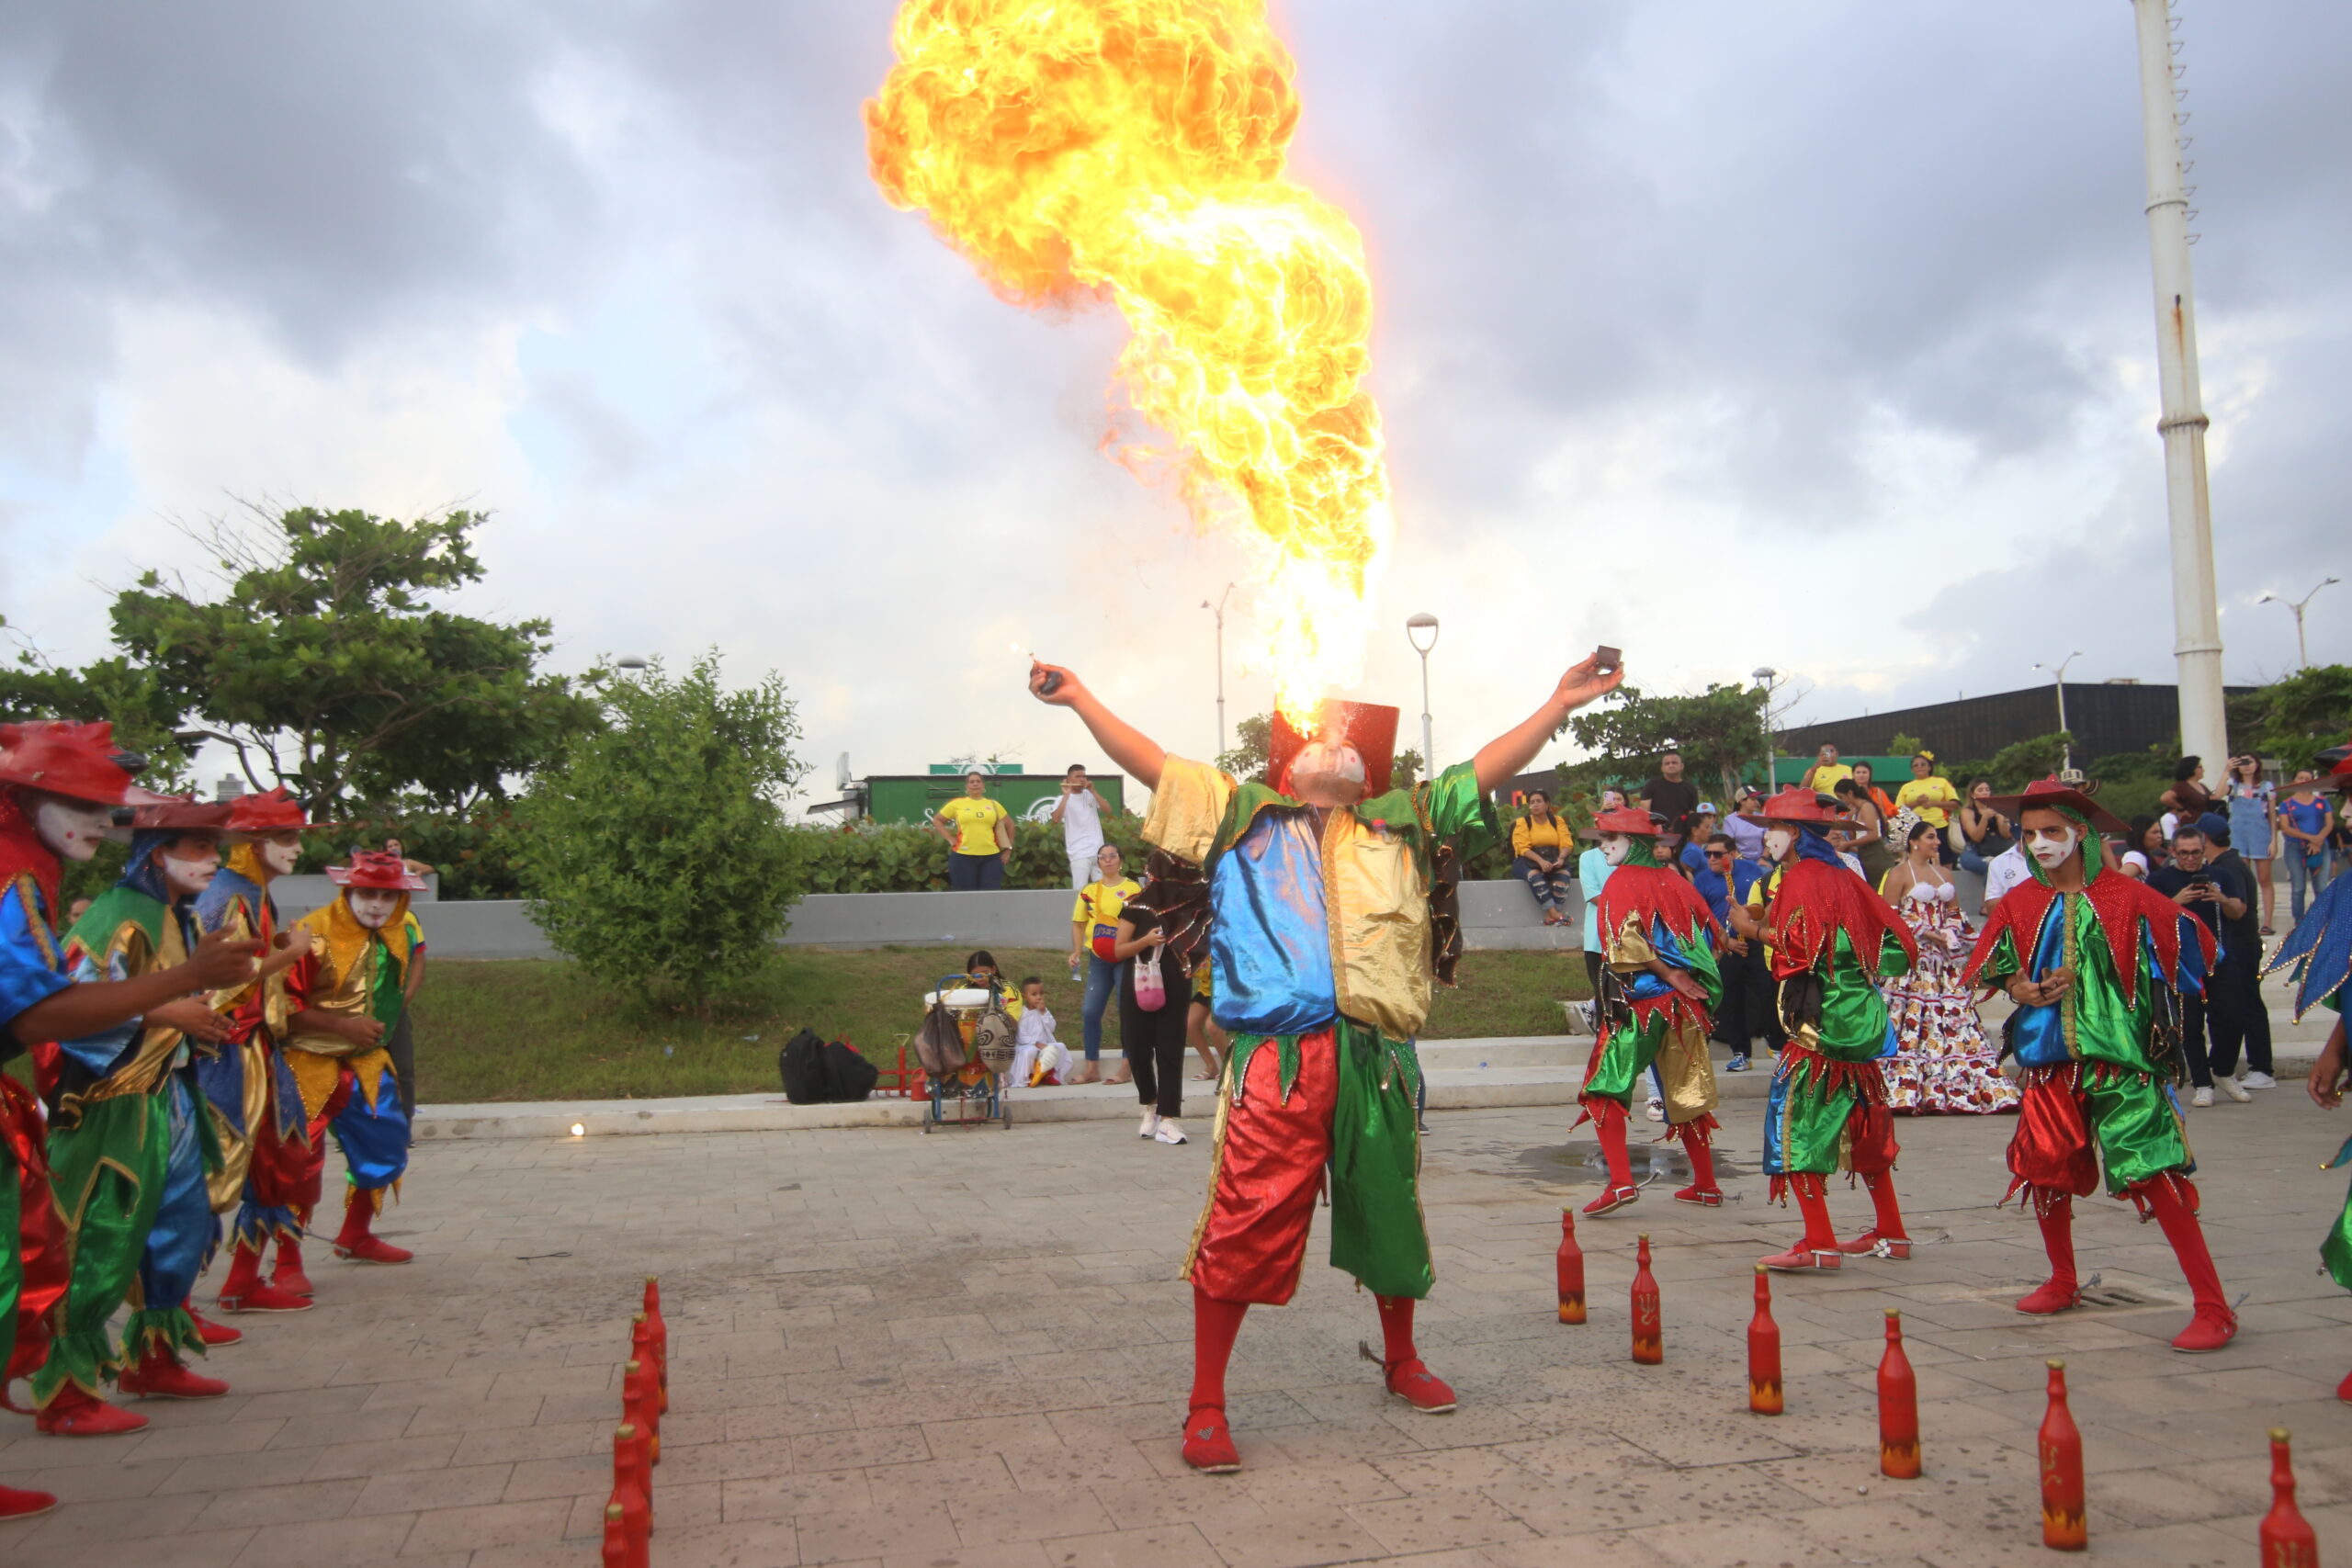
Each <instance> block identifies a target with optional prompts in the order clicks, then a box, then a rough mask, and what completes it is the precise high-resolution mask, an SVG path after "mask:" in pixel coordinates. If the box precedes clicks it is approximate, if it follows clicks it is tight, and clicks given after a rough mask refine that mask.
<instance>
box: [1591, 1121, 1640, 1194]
mask: <svg viewBox="0 0 2352 1568" xmlns="http://www.w3.org/2000/svg"><path fill="white" fill-rule="evenodd" d="M1627 1115H1628V1112H1627V1111H1626V1110H1625V1108H1624V1107H1623V1106H1622V1105H1620V1104H1618V1103H1617V1102H1616V1101H1615V1100H1602V1101H1600V1109H1599V1110H1598V1111H1596V1112H1595V1113H1594V1115H1593V1118H1592V1130H1593V1131H1594V1132H1595V1133H1597V1134H1600V1157H1601V1158H1602V1159H1604V1160H1606V1161H1607V1162H1608V1164H1609V1185H1610V1186H1611V1187H1631V1186H1632V1185H1633V1184H1634V1161H1633V1156H1630V1155H1628V1154H1627V1153H1626V1152H1625V1122H1626V1118H1627Z"/></svg>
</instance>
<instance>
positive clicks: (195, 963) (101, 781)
mask: <svg viewBox="0 0 2352 1568" xmlns="http://www.w3.org/2000/svg"><path fill="white" fill-rule="evenodd" d="M141 765H142V761H141V759H140V758H138V757H136V756H134V755H131V754H129V753H126V752H123V751H121V750H119V749H118V748H117V747H116V745H115V743H114V732H113V728H112V727H111V726H108V725H105V724H74V723H64V722H59V721H54V720H51V721H43V722H40V723H31V724H10V725H0V1022H5V1023H6V1030H5V1032H0V1060H5V1059H6V1058H7V1057H9V1056H13V1055H17V1053H18V1052H19V1051H23V1050H26V1049H28V1048H31V1047H34V1046H41V1047H46V1046H48V1045H49V1044H50V1043H51V1042H53V1041H79V1040H82V1039H84V1038H85V1037H87V1036H90V1035H95V1034H97V1033H99V1032H103V1031H107V1030H114V1029H117V1028H119V1027H120V1026H121V1025H123V1024H125V1023H127V1022H129V1021H130V1020H133V1019H143V1020H144V1021H146V1022H148V1023H150V1024H155V1023H159V1022H160V1023H161V1024H162V1025H163V1026H164V1027H172V1026H174V1025H175V1023H176V1024H177V1025H181V1026H188V1025H195V1026H200V1025H201V1020H200V1019H198V1017H197V1014H198V1013H200V1012H203V1011H206V1010H207V1009H205V1007H204V1004H203V1003H202V1002H201V1001H193V1000H190V999H189V998H191V996H192V995H193V994H194V993H197V992H201V991H209V990H211V989H213V988H215V987H220V986H228V985H234V984H236V983H238V982H239V981H241V980H242V979H243V978H244V976H247V975H249V974H251V973H252V972H253V967H254V964H253V957H254V953H255V952H256V951H257V950H256V947H255V944H254V943H252V942H234V941H232V940H230V939H228V938H226V937H220V938H207V939H205V940H204V941H202V942H198V944H197V947H196V950H195V951H194V952H193V953H190V954H189V956H188V959H187V962H186V963H184V964H179V965H177V966H176V967H173V968H168V969H157V970H153V971H151V972H149V973H147V974H144V975H140V976H134V977H131V978H128V979H122V980H97V979H90V980H84V981H80V982H77V981H75V980H74V978H72V977H71V976H68V975H67V974H66V973H65V970H64V967H63V954H62V953H61V952H60V951H59V946H58V941H57V935H56V928H55V925H54V923H53V922H54V919H55V911H56V910H57V908H58V898H59V892H58V884H59V880H60V878H61V876H62V873H63V862H64V861H66V860H88V859H89V858H90V857H91V856H92V855H94V854H96V852H97V850H98V845H99V843H100V842H101V841H102V840H104V839H105V838H106V836H107V833H108V832H109V831H110V830H111V829H112V828H113V825H114V817H115V813H116V812H118V811H119V810H120V809H122V808H123V807H125V806H126V805H127V804H130V803H132V802H139V803H146V804H154V803H159V802H161V801H162V800H164V798H165V797H164V796H161V795H154V794H153V793H151V792H149V791H146V790H141V789H139V788H137V786H135V785H134V784H132V783H131V780H132V777H133V776H134V775H135V773H137V772H138V769H139V768H140V767H141ZM49 1178H50V1168H49V1161H48V1151H47V1140H46V1138H45V1136H44V1130H43V1125H42V1120H41V1115H40V1110H39V1108H38V1107H36V1106H35V1105H34V1103H33V1099H32V1096H31V1094H30V1093H29V1092H28V1090H26V1089H24V1087H23V1086H22V1085H20V1084H18V1083H17V1081H16V1080H15V1079H13V1078H11V1077H7V1076H6V1075H5V1074H0V1380H5V1379H7V1378H15V1377H20V1376H28V1375H30V1374H31V1373H32V1372H33V1371H34V1370H35V1369H36V1368H38V1367H39V1366H40V1365H41V1363H42V1362H43V1361H44V1360H45V1359H47V1355H48V1351H49V1346H50V1339H51V1334H52V1332H53V1331H54V1328H55V1325H56V1321H57V1317H58V1314H59V1309H60V1307H61V1305H62V1303H63V1301H64V1298H65V1294H66V1292H67V1289H68V1287H69V1285H70V1284H71V1282H72V1262H71V1259H72V1252H71V1244H70V1241H69V1238H68V1236H67V1235H66V1232H65V1226H64V1223H63V1219H62V1215H61V1214H60V1213H59V1212H58V1207H57V1203H56V1200H55V1198H54V1197H53V1196H52V1195H51V1190H50V1185H49ZM146 1424H147V1419H146V1417H145V1416H135V1415H132V1414H131V1413H130V1412H128V1411H123V1410H117V1409H115V1408H114V1407H113V1406H111V1405H108V1404H106V1403H105V1402H103V1401H101V1400H99V1399H96V1398H95V1397H93V1396H91V1395H88V1394H85V1393H82V1392H81V1391H80V1390H78V1389H69V1390H68V1391H66V1392H64V1393H60V1395H59V1396H58V1397H57V1398H56V1399H55V1400H53V1401H51V1404H49V1405H48V1406H46V1407H45V1408H44V1409H43V1410H42V1411H41V1413H40V1429H41V1430H43V1431H45V1432H52V1433H57V1434H61V1435H65V1436H77V1437H78V1436H95V1435H101V1434H104V1433H107V1432H120V1431H130V1430H134V1429H136V1428H138V1427H144V1426H145V1425H146ZM55 1501H56V1500H55V1499H54V1498H52V1497H50V1496H49V1495H47V1494H45V1493H28V1492H12V1491H9V1490H7V1489H6V1488H5V1487H0V1517H18V1516H21V1515H24V1514H28V1513H39V1512H41V1511H42V1510H44V1509H46V1508H48V1507H50V1506H53V1505H54V1503H55Z"/></svg>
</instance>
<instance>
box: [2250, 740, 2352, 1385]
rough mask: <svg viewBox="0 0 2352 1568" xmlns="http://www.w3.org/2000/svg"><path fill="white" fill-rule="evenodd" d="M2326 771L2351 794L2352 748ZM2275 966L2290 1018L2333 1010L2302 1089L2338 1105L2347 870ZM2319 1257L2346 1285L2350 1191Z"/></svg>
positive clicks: (2350, 1258)
mask: <svg viewBox="0 0 2352 1568" xmlns="http://www.w3.org/2000/svg"><path fill="white" fill-rule="evenodd" d="M2329 778H2330V779H2331V780H2332V781H2333V782H2334V783H2335V785H2336V787H2337V788H2339V789H2341V790H2343V791H2344V792H2345V793H2346V795H2352V753H2347V754H2346V756H2345V758H2344V760H2343V761H2339V762H2337V763H2336V764H2335V768H2334V769H2332V770H2331V771H2330V773H2329ZM2282 970H2283V971H2285V972H2286V974H2287V975H2288V976H2289V977H2290V979H2291V980H2292V981H2293V983H2294V987H2295V994H2294V1009H2295V1021H2296V1022H2298V1023H2301V1021H2302V1019H2303V1015H2304V1014H2305V1013H2307V1012H2309V1011H2310V1010H2312V1008H2314V1007H2324V1008H2326V1009H2328V1010H2330V1011H2332V1012H2334V1013H2335V1027H2334V1028H2333V1029H2331V1030H2329V1031H2328V1035H2327V1043H2326V1044H2325V1045H2324V1046H2323V1047H2321V1049H2320V1054H2319V1060H2318V1061H2316V1062H2314V1063H2312V1070H2311V1076H2310V1077H2308V1078H2307V1079H2306V1080H2305V1082H2304V1088H2305V1089H2306V1090H2307V1091H2308V1092H2309V1093H2310V1095H2311V1097H2312V1100H2313V1101H2315V1102H2316V1103H2317V1104H2318V1105H2319V1106H2320V1108H2321V1109H2322V1110H2325V1111H2336V1110H2340V1109H2342V1108H2343V1105H2344V1090H2345V1088H2346V1085H2347V1083H2352V1057H2347V1055H2346V1044H2345V1038H2344V1004H2345V1002H2346V999H2347V997H2346V993H2347V992H2352V876H2339V877H2337V878H2336V879H2335V881H2334V882H2331V883H2329V884H2328V885H2327V886H2325V887H2324V888H2323V889H2321V891H2320V892H2319V893H2318V894H2316V895H2314V896H2313V897H2312V905H2311V908H2309V909H2307V910H2305V911H2304V912H2303V915H2302V918H2301V919H2298V920H2297V921H2296V922H2295V929H2294V930H2293V931H2290V932H2289V933H2288V936H2287V940H2286V941H2285V942H2280V943H2279V944H2278V956H2277V957H2275V958H2273V959H2272V960H2271V961H2270V969H2269V972H2270V973H2273V974H2276V973H2278V972H2279V971H2282ZM2346 1165H2352V1138H2347V1139H2346V1140H2345V1141H2344V1143H2343V1145H2342V1146H2340V1147H2339V1148H2337V1150H2336V1151H2335V1158H2334V1159H2332V1160H2330V1161H2328V1162H2327V1167H2326V1168H2328V1169H2330V1170H2335V1169H2340V1168H2343V1167H2344V1166H2346ZM2319 1256H2320V1262H2321V1264H2322V1266H2323V1267H2324V1268H2325V1269H2326V1270H2327V1273H2328V1277H2329V1278H2330V1279H2332V1280H2335V1282H2336V1283H2337V1284H2338V1285H2340V1286H2342V1287H2343V1288H2344V1289H2346V1290H2347V1291H2352V1191H2347V1192H2346V1194H2345V1199H2344V1207H2343V1208H2342V1209H2341V1210H2340V1211H2339V1212H2338V1213H2336V1216H2335V1222H2334V1223H2333V1224H2330V1225H2329V1226H2328V1227H2327V1235H2325V1236H2324V1237H2323V1238H2322V1239H2321V1241H2320V1247H2319ZM2335 1397H2336V1398H2338V1399H2342V1400H2352V1374H2346V1377H2345V1379H2344V1381H2343V1382H2340V1383H2338V1384H2336V1385H2335Z"/></svg>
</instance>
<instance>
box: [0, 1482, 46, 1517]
mask: <svg viewBox="0 0 2352 1568" xmlns="http://www.w3.org/2000/svg"><path fill="white" fill-rule="evenodd" d="M55 1506H57V1499H56V1498H54V1497H52V1496H51V1495H49V1494H48V1493H46V1492H19V1491H17V1489H16V1488H15V1487H13V1486H0V1519H29V1518H31V1517H33V1516H34V1515H35V1514H46V1513H47V1512H49V1511H50V1510H51V1508H54V1507H55Z"/></svg>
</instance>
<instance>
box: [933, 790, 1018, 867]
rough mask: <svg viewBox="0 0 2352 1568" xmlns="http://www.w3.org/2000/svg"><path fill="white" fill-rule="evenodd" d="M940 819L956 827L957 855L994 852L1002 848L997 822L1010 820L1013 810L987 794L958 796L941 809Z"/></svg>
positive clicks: (989, 853)
mask: <svg viewBox="0 0 2352 1568" xmlns="http://www.w3.org/2000/svg"><path fill="white" fill-rule="evenodd" d="M939 819H940V820H941V821H942V822H944V823H946V824H947V825H948V826H949V827H951V828H953V829H956V853H957V854H959V855H992V854H996V853H999V852H1001V845H999V844H998V843H997V841H996V825H997V824H998V823H1000V822H1009V821H1011V820H1012V813H1011V812H1010V811H1007V810H1006V809H1005V808H1004V807H1001V806H999V805H998V804H997V803H996V802H995V801H993V800H990V799H989V797H988V796H987V795H980V796H978V798H974V797H973V796H971V795H957V796H956V798H955V799H953V800H951V801H949V802H948V803H947V804H946V805H944V806H943V807H940V808H939Z"/></svg>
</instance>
